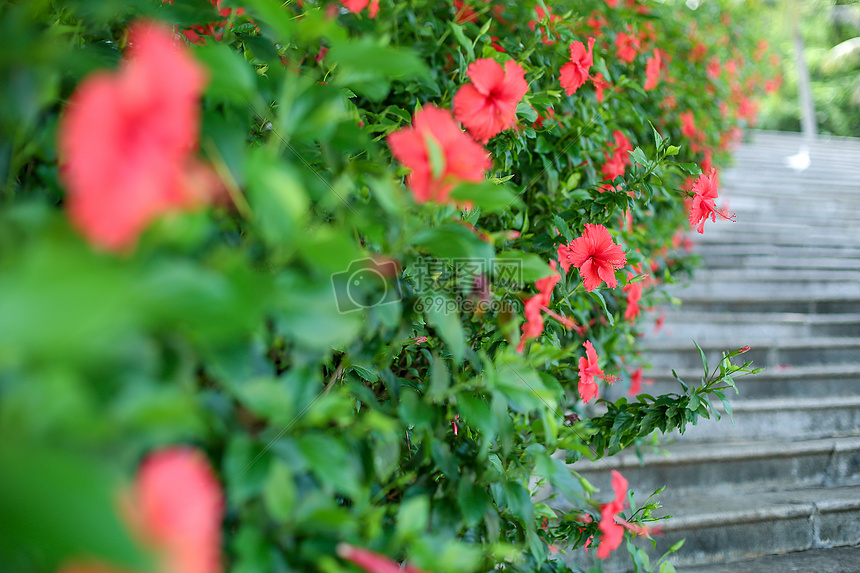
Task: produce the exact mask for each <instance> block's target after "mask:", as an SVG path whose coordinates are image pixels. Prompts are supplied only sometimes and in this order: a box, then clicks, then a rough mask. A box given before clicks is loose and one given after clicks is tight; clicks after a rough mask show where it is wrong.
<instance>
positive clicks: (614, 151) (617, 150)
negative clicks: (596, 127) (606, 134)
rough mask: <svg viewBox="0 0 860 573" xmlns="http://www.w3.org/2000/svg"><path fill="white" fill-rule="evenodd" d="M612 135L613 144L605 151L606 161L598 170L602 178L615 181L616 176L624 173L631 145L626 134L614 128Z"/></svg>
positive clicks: (628, 162)
mask: <svg viewBox="0 0 860 573" xmlns="http://www.w3.org/2000/svg"><path fill="white" fill-rule="evenodd" d="M612 135H613V137H614V143H615V145H614V146H611V147H610V148H609V151H607V152H606V154H605V158H606V162H605V163H604V164H603V166H602V167H601V168H600V172H601V173H602V174H603V177H604V179H609V180H610V181H615V178H616V177H619V176H622V175H624V169H625V167H626V166H627V165H629V164H630V154H629V152H630V151H633V146H632V145H631V144H630V140H629V139H627V136H626V135H624V133H622V132H621V131H619V130H617V129H616V130H615V131H613V132H612Z"/></svg>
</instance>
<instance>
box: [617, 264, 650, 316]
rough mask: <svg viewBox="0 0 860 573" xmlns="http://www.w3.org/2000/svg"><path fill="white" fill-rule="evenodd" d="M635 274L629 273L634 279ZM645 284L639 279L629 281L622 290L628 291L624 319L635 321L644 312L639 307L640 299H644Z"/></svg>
mask: <svg viewBox="0 0 860 573" xmlns="http://www.w3.org/2000/svg"><path fill="white" fill-rule="evenodd" d="M635 276H636V274H635V273H627V277H628V279H632V278H633V277H635ZM643 286H645V285H644V284H643V283H642V281H639V282H635V283H627V284H626V285H624V287H622V289H621V291H622V292H625V293H627V308H626V309H625V310H624V320H627V321H630V322H633V321H635V320H636V317H637V316H639V314H640V313H641V312H642V311H641V309H640V308H639V301H640V300H642V287H643Z"/></svg>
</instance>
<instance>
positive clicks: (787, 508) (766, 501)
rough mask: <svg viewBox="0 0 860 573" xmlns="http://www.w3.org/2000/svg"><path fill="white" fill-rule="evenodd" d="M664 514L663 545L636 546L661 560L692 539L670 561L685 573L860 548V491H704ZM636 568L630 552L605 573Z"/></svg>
mask: <svg viewBox="0 0 860 573" xmlns="http://www.w3.org/2000/svg"><path fill="white" fill-rule="evenodd" d="M610 492H611V490H610ZM607 497H608V496H607ZM660 511H662V512H663V513H664V514H665V515H672V517H671V518H669V519H667V520H665V521H661V522H660V531H659V533H657V534H654V535H653V539H654V541H656V547H652V545H651V542H649V541H648V540H645V539H641V538H637V539H635V540H634V541H633V543H634V544H635V545H637V546H639V547H641V548H643V549H645V550H646V551H647V552H648V554H649V555H650V556H651V558H652V559H651V561H652V562H654V561H656V559H657V558H658V557H659V556H661V555H663V554H664V553H665V552H666V551H668V549H669V548H670V547H671V546H672V545H674V544H675V543H677V542H679V541H680V540H682V539H685V540H686V541H685V542H684V545H683V547H681V549H680V550H679V551H678V552H677V553H675V554H674V555H672V556H670V557H669V559H668V561H670V562H671V563H673V564H674V565H675V566H676V567H677V568H678V571H684V570H686V569H682V567H692V566H702V565H707V564H721V563H727V562H734V561H740V560H744V559H754V558H758V557H762V556H764V555H772V554H780V553H787V552H793V551H806V550H810V549H815V548H831V547H851V546H854V545H857V544H858V543H860V528H858V527H857V524H858V522H860V486H843V487H832V488H828V487H823V488H822V487H816V488H803V489H790V490H781V491H763V492H747V493H733V494H714V493H710V492H700V493H699V494H698V495H693V494H691V495H689V496H687V497H685V498H677V499H672V500H665V502H664V503H663V508H662V509H661V510H660ZM628 513H629V512H628ZM628 513H625V515H627V514H628ZM563 558H565V559H566V560H568V562H569V563H573V564H574V565H577V566H579V567H583V568H588V567H589V566H591V565H592V564H593V563H594V560H595V558H594V557H593V556H591V555H588V554H584V553H583V552H577V553H574V554H567V555H564V556H563ZM629 567H630V557H629V556H628V555H627V553H626V551H624V550H623V549H621V550H616V551H615V552H613V554H612V555H611V556H610V558H609V559H607V560H606V561H604V562H602V569H603V571H604V572H605V573H617V572H621V571H627V570H628V569H629ZM704 570H705V571H706V570H707V569H704ZM732 571H738V572H743V571H745V570H744V569H733V570H732ZM813 571H814V570H813ZM855 571H856V569H855Z"/></svg>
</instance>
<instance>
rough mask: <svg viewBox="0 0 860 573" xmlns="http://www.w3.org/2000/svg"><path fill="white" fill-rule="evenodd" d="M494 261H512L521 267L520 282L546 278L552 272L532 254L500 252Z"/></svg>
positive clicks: (541, 260)
mask: <svg viewBox="0 0 860 573" xmlns="http://www.w3.org/2000/svg"><path fill="white" fill-rule="evenodd" d="M496 259H498V260H502V261H513V262H516V263H517V264H518V265H521V267H520V268H521V273H520V274H521V277H520V279H521V281H520V282H526V283H530V282H534V281H536V280H538V279H542V278H543V277H548V276H550V275H552V274H553V273H554V272H556V271H553V270H552V268H551V267H550V266H549V265H548V264H547V263H546V262H544V260H543V259H542V258H541V257H540V256H539V255H536V254H534V253H524V252H522V251H502V252H501V253H499V254H498V255H496Z"/></svg>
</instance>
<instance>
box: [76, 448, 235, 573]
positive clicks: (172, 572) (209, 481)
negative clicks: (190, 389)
mask: <svg viewBox="0 0 860 573" xmlns="http://www.w3.org/2000/svg"><path fill="white" fill-rule="evenodd" d="M124 501H125V505H124V507H123V509H125V514H126V518H127V521H128V522H129V525H130V526H131V530H132V531H133V532H134V534H135V536H136V537H137V538H138V539H140V541H141V542H142V543H143V544H144V545H145V546H147V547H149V548H151V549H152V550H153V552H154V553H155V555H156V556H157V560H156V563H157V569H156V570H157V571H159V572H160V573H220V571H221V570H222V567H221V519H222V515H223V512H224V501H223V496H222V493H221V486H220V484H219V483H218V481H217V480H216V479H215V476H214V474H213V473H212V470H211V468H210V467H209V463H208V461H207V460H206V458H205V457H204V456H203V454H201V453H200V452H198V451H197V450H192V449H188V448H170V449H166V450H160V451H157V452H155V453H153V454H151V455H150V456H149V457H148V458H146V460H144V462H143V464H141V466H140V469H139V470H138V474H137V479H136V480H135V483H134V486H133V488H132V490H131V492H130V494H129V495H128V496H126V498H125V499H124ZM61 573H120V570H119V569H116V568H113V567H110V566H108V565H104V564H101V563H86V564H80V563H78V564H70V565H67V566H65V567H63V568H62V569H61Z"/></svg>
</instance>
